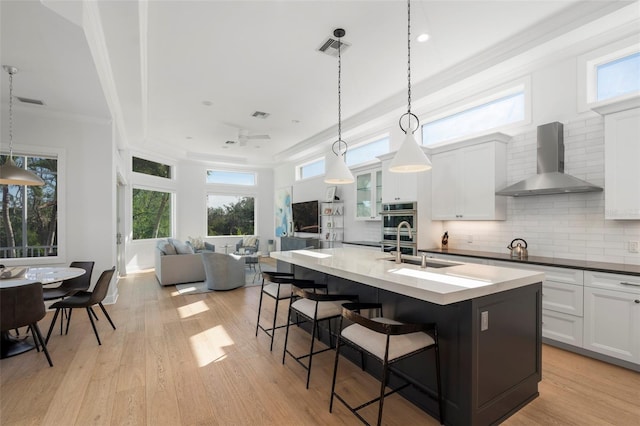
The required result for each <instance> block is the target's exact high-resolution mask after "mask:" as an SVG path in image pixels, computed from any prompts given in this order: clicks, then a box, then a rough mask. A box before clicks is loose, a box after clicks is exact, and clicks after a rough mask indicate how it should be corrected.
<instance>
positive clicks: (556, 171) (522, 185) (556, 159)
mask: <svg viewBox="0 0 640 426" xmlns="http://www.w3.org/2000/svg"><path fill="white" fill-rule="evenodd" d="M537 157H538V174H536V175H534V176H531V177H529V178H527V179H525V180H521V181H520V182H518V183H514V184H513V185H510V186H507V187H506V188H504V189H502V190H500V191H497V192H496V195H507V196H511V197H523V196H525V195H548V194H566V193H573V192H597V191H602V188H600V187H599V186H596V185H592V184H590V183H589V182H585V181H583V180H581V179H578V178H576V177H573V176H571V175H567V174H565V173H564V126H563V124H562V123H559V122H557V121H556V122H553V123H548V124H543V125H541V126H538V155H537Z"/></svg>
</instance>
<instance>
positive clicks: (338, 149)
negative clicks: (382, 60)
mask: <svg viewBox="0 0 640 426" xmlns="http://www.w3.org/2000/svg"><path fill="white" fill-rule="evenodd" d="M344 34H345V33H344V30H343V29H341V28H338V29H336V30H335V31H334V35H335V36H336V37H337V38H338V140H336V141H335V142H334V143H333V145H332V146H331V150H332V151H333V153H334V154H335V155H336V156H338V157H340V155H341V154H346V153H347V150H348V149H349V148H348V145H347V143H346V142H345V141H343V140H342V36H344ZM343 145H344V152H343V151H342V149H343V148H342V146H343Z"/></svg>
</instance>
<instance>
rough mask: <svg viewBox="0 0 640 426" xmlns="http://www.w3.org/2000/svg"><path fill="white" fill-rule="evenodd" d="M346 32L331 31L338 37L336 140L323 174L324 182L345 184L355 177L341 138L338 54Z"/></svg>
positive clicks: (339, 61) (351, 181)
mask: <svg viewBox="0 0 640 426" xmlns="http://www.w3.org/2000/svg"><path fill="white" fill-rule="evenodd" d="M345 34H346V32H345V30H343V29H342V28H337V29H335V30H334V31H333V35H334V36H335V37H337V38H338V140H337V141H335V142H334V143H333V145H332V146H331V151H332V152H331V153H329V154H327V156H326V161H325V164H326V168H327V171H326V173H325V175H324V181H325V183H331V184H337V185H345V184H348V183H353V182H354V181H355V179H354V178H353V175H352V174H351V170H349V167H347V164H346V163H345V155H346V154H347V149H348V148H349V147H348V145H347V143H346V142H345V141H343V140H342V105H341V94H342V92H341V86H340V76H341V73H342V56H341V54H340V51H341V47H342V42H341V41H340V39H341V38H342V37H344V35H345Z"/></svg>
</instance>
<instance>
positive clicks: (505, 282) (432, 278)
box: [271, 248, 544, 305]
mask: <svg viewBox="0 0 640 426" xmlns="http://www.w3.org/2000/svg"><path fill="white" fill-rule="evenodd" d="M271 257H273V258H274V259H277V260H281V261H283V262H287V263H290V264H292V265H298V266H302V267H305V268H308V269H312V270H315V271H319V272H323V273H325V274H330V275H334V276H337V277H341V278H345V279H348V280H352V281H355V282H359V283H362V284H367V285H370V286H373V287H377V288H380V289H383V290H387V291H391V292H394V293H398V294H402V295H405V296H410V297H413V298H416V299H420V300H425V301H427V302H432V303H436V304H439V305H448V304H451V303H456V302H461V301H464V300H470V299H474V298H477V297H482V296H487V295H490V294H495V293H499V292H501V291H505V290H511V289H514V288H518V287H524V286H527V285H530V284H534V283H537V282H541V281H543V280H544V273H541V272H534V271H528V270H522V269H515V268H505V267H499V266H490V265H479V264H472V263H461V262H448V261H445V260H440V259H438V260H434V259H428V260H429V261H434V262H437V263H439V264H442V263H448V264H451V266H447V267H442V268H433V267H427V268H421V267H420V266H419V265H411V264H407V263H402V264H396V263H395V262H393V261H387V260H384V259H389V258H390V257H391V256H390V255H389V254H388V253H383V252H380V253H376V252H372V251H371V250H367V249H360V248H334V249H321V250H291V251H278V252H271Z"/></svg>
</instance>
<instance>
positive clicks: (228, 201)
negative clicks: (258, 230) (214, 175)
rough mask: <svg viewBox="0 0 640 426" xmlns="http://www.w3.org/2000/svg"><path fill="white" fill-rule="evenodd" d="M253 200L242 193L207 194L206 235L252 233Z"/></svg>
mask: <svg viewBox="0 0 640 426" xmlns="http://www.w3.org/2000/svg"><path fill="white" fill-rule="evenodd" d="M254 206H255V202H254V198H253V197H247V196H242V195H215V194H210V195H208V196H207V236H209V237H213V236H219V235H254V234H255V233H254V230H255V227H254V223H255V208H254Z"/></svg>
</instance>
